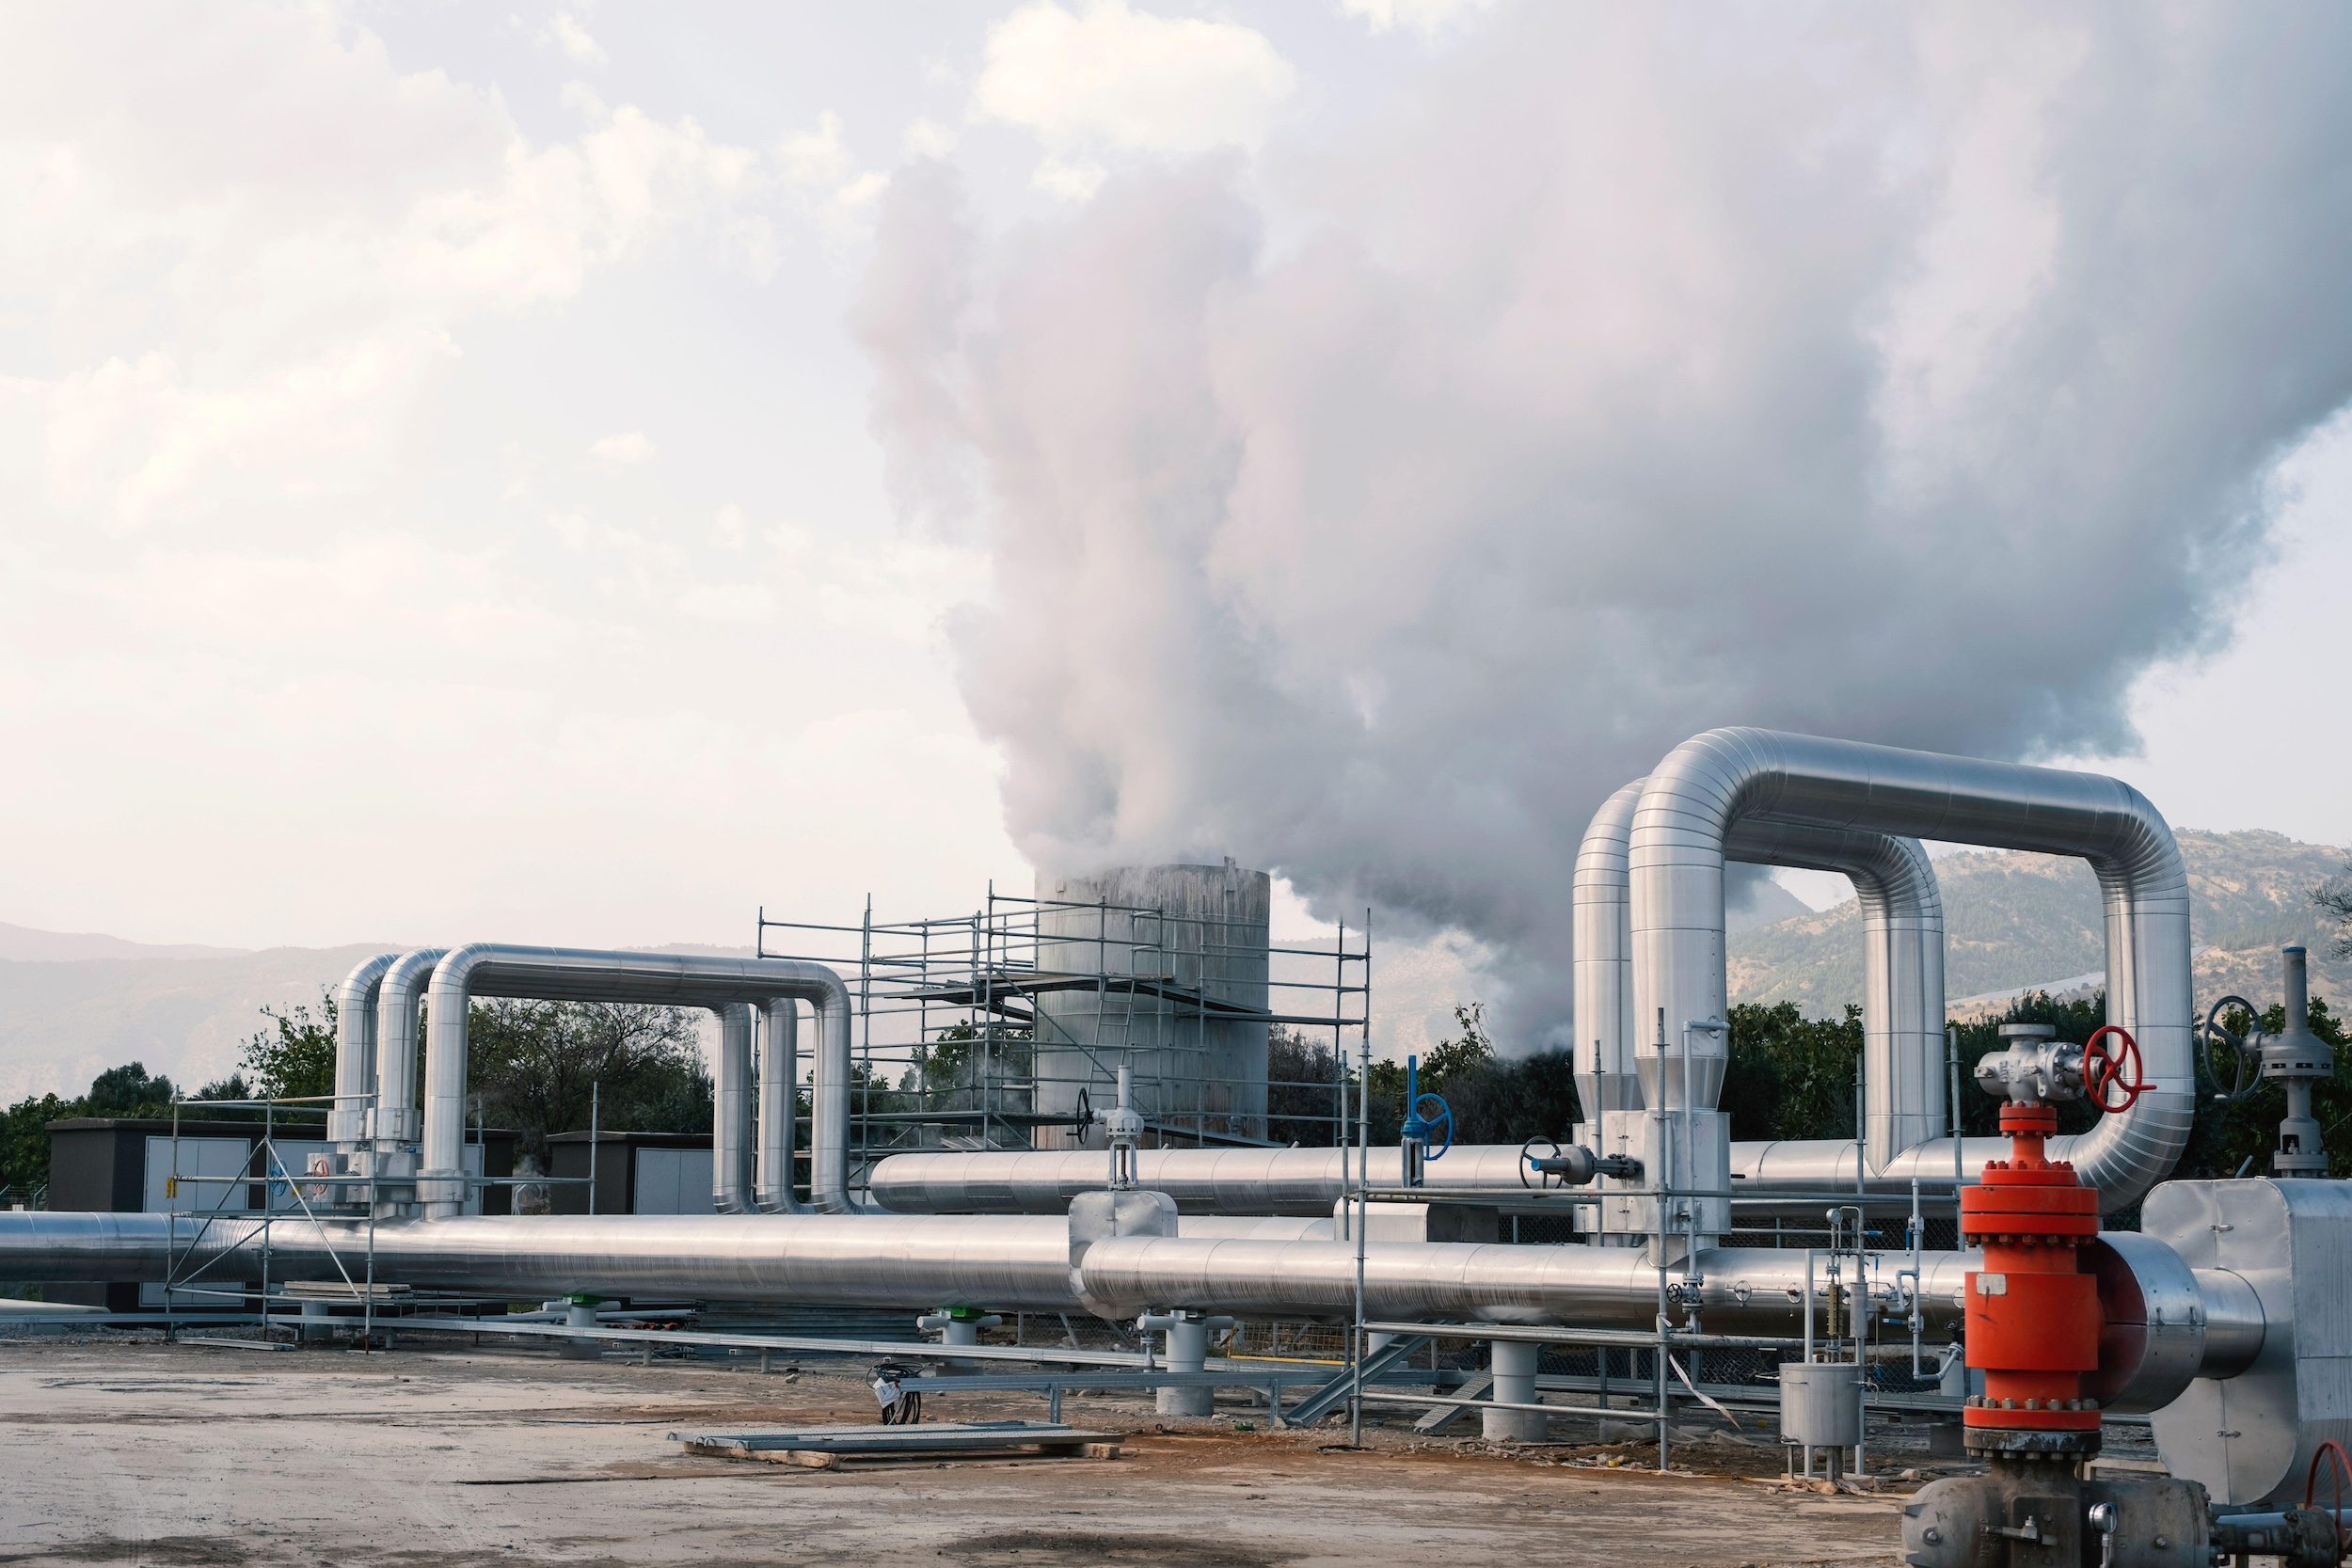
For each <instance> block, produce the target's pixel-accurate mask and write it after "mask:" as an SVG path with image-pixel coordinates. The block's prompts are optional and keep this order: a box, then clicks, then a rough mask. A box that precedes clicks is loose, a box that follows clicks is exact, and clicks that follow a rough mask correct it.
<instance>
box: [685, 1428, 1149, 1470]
mask: <svg viewBox="0 0 2352 1568" xmlns="http://www.w3.org/2000/svg"><path fill="white" fill-rule="evenodd" d="M670 1437H671V1440H672V1441H674V1442H676V1443H681V1444H683V1445H685V1448H686V1450H687V1452H689V1453H703V1454H719V1455H723V1456H725V1457H729V1458H736V1459H767V1460H772V1461H775V1462H778V1463H783V1464H796V1465H810V1466H812V1467H815V1468H826V1469H830V1468H832V1467H834V1465H838V1464H839V1463H840V1461H841V1460H843V1459H930V1458H957V1457H975V1458H977V1457H980V1456H992V1457H993V1456H1000V1455H1004V1454H1011V1453H1037V1454H1046V1455H1053V1456H1056V1457H1068V1456H1084V1457H1086V1458H1089V1459H1111V1458H1116V1457H1117V1456H1118V1453H1119V1439H1118V1438H1117V1437H1116V1436H1114V1435H1113V1434H1111V1433H1105V1432H1089V1431H1087V1430H1085V1429H1084V1428H1081V1427H1073V1426H1062V1425H1060V1424H1058V1423H1049V1422H1037V1421H941V1422H936V1423H934V1424H931V1425H929V1426H922V1425H917V1426H880V1425H870V1426H823V1427H803V1428H800V1429H799V1430H797V1431H792V1432H674V1433H670Z"/></svg>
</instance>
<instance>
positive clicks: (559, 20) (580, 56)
mask: <svg viewBox="0 0 2352 1568" xmlns="http://www.w3.org/2000/svg"><path fill="white" fill-rule="evenodd" d="M539 41H540V42H541V43H542V44H544V45H547V46H548V47H550V48H553V49H555V50H557V51H558V52H560V53H561V54H562V55H564V57H565V58H566V59H569V60H572V61H575V62H577V63H578V64H580V65H603V64H604V63H605V62H606V60H607V59H608V58H610V56H608V55H606V54H605V52H604V46H603V45H602V44H600V43H598V42H597V41H596V40H595V39H594V38H592V37H590V36H589V33H588V29H587V28H586V27H585V26H583V25H581V24H580V18H578V17H576V16H574V15H573V14H572V13H571V12H569V11H558V12H556V13H555V15H554V17H553V18H552V19H551V20H550V21H549V22H548V24H547V25H546V26H545V27H543V28H541V29H540V30H539Z"/></svg>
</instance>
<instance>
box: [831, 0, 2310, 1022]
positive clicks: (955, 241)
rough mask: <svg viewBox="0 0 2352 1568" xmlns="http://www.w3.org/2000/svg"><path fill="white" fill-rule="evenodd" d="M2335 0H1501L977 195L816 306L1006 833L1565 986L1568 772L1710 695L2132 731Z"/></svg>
mask: <svg viewBox="0 0 2352 1568" xmlns="http://www.w3.org/2000/svg"><path fill="white" fill-rule="evenodd" d="M2346 59H2352V9H2347V8H2342V7H2336V6H2322V5H2313V6H2308V7H2301V8H2295V7H2287V8H2242V7H2232V6H2215V7H2212V8H2196V7H2183V6H2166V7H2137V6H2132V7H2124V6H2119V7H2113V8H2041V7H2025V8H2013V9H2008V10H1995V9H1994V8H1989V7H1971V8H1957V9H1951V8H1947V9H1942V10H1936V9H1932V8H1874V7H1853V8H1782V7H1756V8H1745V9H1732V8H1721V7H1712V6H1708V7H1698V8H1658V7H1641V8H1634V7H1618V6H1605V5H1595V6H1590V7H1574V8H1572V7H1568V6H1565V5H1547V6H1528V7H1523V8H1518V9H1517V10H1516V11H1512V12H1506V13H1502V14H1500V15H1498V16H1497V17H1496V18H1495V20H1494V21H1493V22H1492V24H1489V25H1488V26H1486V28H1484V29H1483V31H1482V32H1481V33H1480V34H1479V35H1478V36H1477V37H1475V38H1472V39H1470V40H1465V41H1464V42H1463V43H1462V44H1461V45H1460V46H1459V47H1458V48H1456V49H1454V50H1453V51H1451V52H1450V53H1449V54H1448V55H1445V56H1444V57H1443V58H1442V59H1440V60H1439V61H1438V62H1437V63H1435V64H1433V65H1432V66H1431V67H1430V68H1429V70H1430V71H1431V74H1430V75H1429V77H1428V78H1427V79H1426V80H1425V81H1423V82H1422V83H1421V84H1420V85H1419V87H1417V89H1416V90H1415V91H1414V92H1413V93H1412V94H1411V95H1410V96H1409V97H1407V98H1406V99H1404V100H1401V101H1400V102H1399V103H1396V104H1394V105H1393V106H1392V107H1391V111H1390V112H1389V113H1387V114H1386V115H1385V117H1384V118H1381V119H1376V120H1375V121H1374V122H1372V123H1370V124H1368V125H1357V126H1355V127H1353V128H1351V129H1350V130H1349V131H1348V132H1347V133H1346V134H1345V135H1344V136H1343V138H1342V139H1339V140H1328V139H1327V140H1322V141H1318V142H1313V143H1302V142H1299V141H1296V140H1294V141H1292V142H1290V143H1284V142H1282V141H1281V140H1279V138H1278V140H1277V141H1276V142H1274V143H1273V144H1270V145H1269V147H1268V148H1267V149H1266V150H1264V151H1263V153H1262V154H1261V155H1260V156H1259V158H1258V159H1257V160H1256V161H1255V162H1254V163H1245V162H1243V161H1241V160H1240V159H1238V158H1237V157H1225V158H1217V157H1211V158H1207V159H1203V160H1201V161H1198V162H1194V163H1190V164H1186V165H1181V166H1173V167H1168V166H1161V167H1157V168H1153V169H1149V170H1143V171H1133V170H1131V171H1129V172H1127V173H1125V174H1123V175H1114V176H1113V178H1111V179H1110V180H1109V181H1108V182H1106V183H1105V184H1104V186H1103V187H1102V190H1101V193H1100V194H1099V195H1098V196H1097V197H1096V198H1094V199H1093V200H1092V201H1091V202H1090V203H1089V204H1087V205H1086V206H1084V207H1082V208H1079V209H1076V210H1074V211H1073V212H1072V213H1070V214H1067V215H1066V216H1063V217H1060V218H1057V219H1056V220H1055V221H1053V222H1052V223H1050V224H1045V225H1042V226H1032V227H1027V228H1024V229H1021V230H1015V231H1013V232H1011V233H1009V234H1004V235H987V234H982V233H980V232H977V230H975V228H974V226H973V224H972V223H971V221H970V219H969V218H968V217H967V215H966V209H965V207H964V205H963V203H962V201H961V196H960V192H959V188H958V185H957V183H956V181H955V178H954V176H953V175H952V174H951V173H950V172H949V171H947V170H946V169H945V168H942V167H940V166H917V167H916V168H914V169H912V170H910V171H908V172H906V173H903V174H901V175H900V176H899V177H898V179H897V180H896V181H894V182H893V186H892V192H891V195H890V197H889V198H888V200H887V203H886V204H885V207H884V209H883V214H882V226H881V232H880V237H879V238H880V243H879V251H878V254H877V258H876V260H875V262H874V270H873V273H872V276H871V277H870V278H869V279H868V282H867V287H866V296H865V299H864V302H863V304H862V306H861V309H860V311H859V317H858V328H859V331H860V333H861V335H862V338H863V340H864V341H865V343H866V347H867V349H868V351H869V352H870V354H871V355H872V356H873V357H874V359H875V361H876V363H877V365H878V366H879V368H880V372H881V378H880V384H879V390H878V393H877V404H876V420H877V423H878V426H879V428H880V429H881V431H882V435H883V436H884V439H885V440H886V442H887V443H888V445H889V449H890V452H891V457H892V463H893V474H894V483H895V484H896V485H897V487H898V496H899V497H900V499H901V501H902V504H903V506H904V507H905V509H906V510H907V512H908V513H909V514H910V515H913V516H915V517H918V518H920V519H922V520H923V521H924V522H925V524H926V525H927V526H931V527H937V528H943V529H947V530H951V531H975V532H977V535H978V536H979V537H982V538H984V539H986V540H987V541H988V542H989V545H990V547H991V548H992V550H993V554H994V557H995V562H996V568H997V571H996V580H997V582H998V584H999V585H1000V588H999V592H1000V595H1001V602H1000V603H998V604H997V605H996V606H995V607H994V609H993V610H990V611H988V612H986V613H985V614H981V615H978V616H977V617H975V618H972V619H970V620H968V621H966V622H963V623H961V624H960V625H959V626H957V627H956V636H957V640H958V648H959V653H960V657H961V661H962V672H963V679H964V682H965V686H966V692H967V697H968V700H969V702H970V705H971V707H972V711H973V713H974V715H975V716H976V718H977V721H978V723H979V724H980V726H981V728H982V729H983V731H984V732H985V733H986V734H987V735H988V736H991V737H992V738H993V740H994V741H995V742H996V743H997V744H998V745H999V746H1000V747H1001V748H1002V751H1003V752H1004V755H1005V758H1006V763H1007V768H1008V771H1007V775H1006V779H1005V784H1004V800H1005V808H1006V812H1007V816H1008V819H1009V825H1010V827H1011V830H1012V832H1014V834H1015V836H1016V839H1017V841H1018V842H1019V843H1020V844H1021V845H1022V846H1023V847H1024V848H1025V849H1026V850H1027V851H1028V852H1030V853H1031V854H1032V855H1033V856H1035V857H1036V858H1037V859H1038V860H1039V861H1040V862H1041V863H1049V864H1053V865H1057V866H1077V865H1082V864H1086V863H1107V862H1118V861H1128V860H1135V859H1142V858H1150V857H1161V856H1169V855H1185V854H1204V853H1218V852H1230V853H1232V854H1234V855H1236V856H1238V857H1240V858H1242V859H1243V860H1244V861H1246V862H1249V863H1258V864H1265V865H1271V866H1275V867H1277V868H1279V869H1280V870H1281V871H1282V872H1284V873H1285V874H1287V875H1288V876H1289V877H1290V878H1291V879H1292V880H1293V881H1294V883H1295V884H1296V885H1297V886H1298V887H1299V888H1300V889H1301V890H1302V891H1303V892H1304V893H1305V894H1306V895H1308V896H1309V897H1310V898H1311V899H1312V900H1318V901H1321V902H1323V903H1324V904H1325V906H1326V907H1327V908H1331V909H1334V910H1338V909H1343V908H1346V907H1349V906H1351V905H1355V904H1359V903H1361V902H1364V901H1367V900H1368V901H1370V902H1372V903H1374V904H1375V905H1376V906H1378V907H1379V908H1380V910H1381V911H1383V912H1384V914H1385V915H1387V916H1388V917H1389V918H1390V921H1391V927H1393V924H1394V921H1395V917H1397V916H1399V915H1405V916H1407V917H1410V918H1412V919H1416V920H1419V921H1423V922H1426V923H1428V924H1430V925H1433V926H1452V927H1460V928H1462V929H1465V930H1467V931H1470V932H1471V933H1473V934H1475V935H1476V936H1478V937H1479V938H1481V939H1483V940H1484V941H1485V942H1488V943H1489V944H1491V945H1492V946H1493V947H1494V948H1495V949H1496V950H1497V951H1498V952H1499V953H1500V954H1501V955H1502V961H1503V963H1504V966H1505V971H1504V972H1505V974H1506V975H1507V976H1508V977H1509V978H1510V980H1511V981H1512V983H1513V999H1514V1001H1515V1003H1516V1004H1517V1006H1516V1007H1515V1012H1516V1014H1517V1018H1518V1022H1519V1023H1520V1025H1521V1026H1522V1027H1523V1028H1526V1029H1529V1030H1536V1031H1539V1030H1541V1029H1542V1028H1544V1027H1546V1026H1548V1025H1549V1024H1552V1023H1554V1022H1557V1021H1558V1019H1559V1017H1560V1014H1561V1008H1562V1002H1563V991H1564V988H1565V974H1566V967H1567V966H1566V964H1565V958H1566V957H1567V936H1566V928H1567V918H1566V911H1567V904H1568V887H1569V868H1570V865H1571V863H1572V861H1573V858H1574V854H1575V849H1576V843H1577V839H1578V837H1579V835H1580V833H1581V830H1582V828H1583V825H1584V823H1585V820H1586V818H1587V816H1589V814H1590V813H1591V811H1592V810H1593V808H1594V806H1595V805H1596V804H1597V801H1598V800H1600V798H1601V797H1602V796H1603V795H1604V794H1606V793H1607V792H1608V791H1609V790H1610V789H1612V788H1613V787H1614V786H1616V785H1617V784H1621V783H1623V782H1624V781H1625V780H1626V779H1628V778H1629V777H1632V776H1633V775H1635V774H1637V773H1639V772H1641V771H1642V770H1643V769H1645V768H1646V767H1647V766H1648V765H1649V764H1651V763H1652V762H1654V761H1655V760H1656V759H1657V758H1658V756H1659V755H1660V754H1661V752H1663V751H1664V750H1665V749H1666V748H1667V747H1669V746H1671V745H1672V744H1673V743H1674V742H1676V741H1677V740H1678V739H1680V738H1681V737H1683V736H1686V735H1689V734H1691V733H1692V732H1693V731H1695V730H1699V729H1703V728H1705V727H1707V726H1708V725H1711V724H1718V723H1726V722H1750V723H1760V724H1768V725H1773V726H1779V727H1785V728H1790V729H1797V730H1807V731H1814V732H1818V733H1824V734H1832V735H1840V736H1857V737H1863V738H1868V739H1875V740H1882V741H1887V742H1893V743H1897V744H1904V745H1916V746H1925V747H1931V748H1935V749H1939V750H1948V751H1959V752H1980V753H1988V754H1995V755H2010V756H2029V755H2033V754H2036V753H2038V752H2055V751H2067V752H2080V751H2085V750H2097V749H2102V748H2113V747H2120V746H2124V745H2128V744H2129V743H2130V740H2131V736H2130V733H2129V728H2128V722H2127V720H2126V719H2125V717H2124V710H2123V702H2122V699H2123V696H2124V694H2125V691H2126V688H2127V687H2128V685H2129V683H2130V681H2131V680H2132V678H2133V676H2134V675H2135V674H2136V673H2137V672H2139V671H2140V670H2142V669H2143V668H2145V667H2146V666H2147V665H2148V664H2149V663H2150V662H2151V661H2152V660H2154V659H2157V658H2160V657H2166V656H2170V655H2177V654H2180V653H2183V652H2185V651H2191V650H2193V649H2195V648H2196V647H2198V646H2200V645H2203V644H2208V643H2209V642H2210V641H2212V640H2214V639H2215V638H2216V637H2217V636H2218V635H2220V634H2221V633H2222V632H2223V631H2224V630H2225V627H2224V625H2223V619H2224V616H2225V614H2226V606H2227V604H2228V602H2229V598H2230V594H2231V592H2232V590H2233V588H2235V587H2236V586H2237V585H2238V584H2239V583H2240V582H2241V581H2242V579H2243V578H2244V577H2245V575H2246V574H2247V573H2248V572H2249V570H2250V569H2251V567H2252V566H2253V565H2255V564H2256V563H2257V562H2259V560H2260V559H2261V557H2262V553H2263V546H2264V543H2265V529H2266V526H2267V515H2268V511H2269V507H2270V503H2271V499H2272V498H2271V497H2270V496H2269V494H2268V493H2267V490H2266V485H2267V483H2268V479H2267V476H2268V474H2269V472H2270V469H2271V467H2272V465H2273V464H2274V462H2275V460H2276V459H2277V457H2278V456H2279V455H2280V453H2281V451H2283V450H2284V449H2286V448H2287V447H2288V446H2290V445H2291V444H2292V443H2293V442H2295V441H2296V439H2297V438H2298V437H2299V436H2301V435H2303V434H2304V433H2306V432H2308V431H2309V430H2311V429H2312V427H2313V425H2314V424H2315V423H2317V422H2318V421H2320V420H2324V419H2325V418H2326V417H2327V416H2328V414H2329V413H2330V412H2331V411H2333V410H2335V409H2336V408H2337V407H2339V406H2340V405H2342V404H2344V402H2345V400H2346V398H2347V396H2352V308H2347V304H2348V302H2347V299H2346V292H2345V291H2346V284H2345V280H2346V278H2347V277H2352V94H2347V93H2346V92H2344V90H2343V87H2344V80H2343V63H2344V61H2345V60H2346Z"/></svg>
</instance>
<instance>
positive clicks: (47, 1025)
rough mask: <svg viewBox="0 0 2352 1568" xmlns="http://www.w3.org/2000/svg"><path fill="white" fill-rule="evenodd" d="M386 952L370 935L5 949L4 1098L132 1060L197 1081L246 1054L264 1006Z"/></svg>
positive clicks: (285, 1001)
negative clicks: (280, 942)
mask: <svg viewBox="0 0 2352 1568" xmlns="http://www.w3.org/2000/svg"><path fill="white" fill-rule="evenodd" d="M99 940H110V939H99ZM123 945H124V946H126V947H129V946H134V945H135V944H132V943H127V942H126V943H124V944H123ZM382 951H384V948H383V947H380V946H376V945H373V944H363V945H359V946H354V947H272V948H267V949H264V950H262V951H261V952H255V953H234V952H231V953H230V954H228V955H227V956H225V957H218V956H216V957H210V958H47V959H25V958H10V959H0V1102H12V1101H16V1100H18V1099H20V1098H22V1097H23V1096H24V1095H28V1094H41V1093H45V1092H48V1091H50V1090H56V1091H58V1092H61V1093H78V1092H79V1091H80V1090H81V1089H82V1088H84V1087H85V1086H86V1085H87V1084H88V1083H89V1081H90V1079H91V1078H92V1077H94V1076H95V1075H96V1074H98V1073H100V1072H103V1071H104V1070H105V1069H107V1068H110V1067H114V1066H116V1065H118V1064H119V1063H122V1062H129V1061H138V1062H143V1063H145V1064H146V1066H147V1069H148V1070H149V1071H150V1072H157V1073H164V1074H167V1075H168V1076H169V1077H170V1078H171V1079H172V1081H173V1082H175V1083H178V1084H181V1085H183V1086H185V1087H188V1088H191V1089H193V1088H195V1087H197V1086H198V1085H201V1084H203V1083H204V1082H205V1081H207V1080H209V1079H213V1078H218V1077H221V1076H224V1075H225V1074H227V1072H228V1071H229V1069H230V1068H232V1067H234V1066H235V1065H236V1061H237V1053H238V1051H239V1049H240V1047H242V1046H243V1044H244V1043H245V1041H246V1038H247V1037H250V1036H251V1035H252V1034H253V1032H254V1031H255V1030H256V1029H258V1028H260V1027H261V1026H262V1022H263V1021H262V1016H261V1010H262V1007H263V1006H274V1007H278V1008H280V1009H283V1008H287V1007H292V1006H296V1005H297V1004H303V1003H308V1004H310V1005H312V1006H316V1004H317V1002H318V996H319V988H320V987H321V986H323V985H332V984H333V983H335V982H336V981H338V980H341V979H342V977H343V975H344V974H346V973H348V972H349V970H350V969H351V966H352V965H354V964H356V963H358V961H359V960H360V959H361V958H366V957H367V956H368V955H369V954H371V953H378V952H382Z"/></svg>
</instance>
